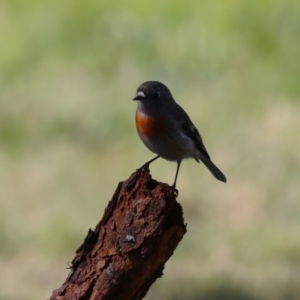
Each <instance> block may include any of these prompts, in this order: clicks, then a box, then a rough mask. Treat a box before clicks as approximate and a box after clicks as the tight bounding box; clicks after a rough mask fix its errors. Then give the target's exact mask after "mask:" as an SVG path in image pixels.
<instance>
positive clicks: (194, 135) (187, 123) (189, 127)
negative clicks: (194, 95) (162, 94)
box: [176, 103, 210, 161]
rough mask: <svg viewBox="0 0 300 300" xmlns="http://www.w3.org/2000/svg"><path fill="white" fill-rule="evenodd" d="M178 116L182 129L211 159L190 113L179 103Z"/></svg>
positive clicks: (204, 154)
mask: <svg viewBox="0 0 300 300" xmlns="http://www.w3.org/2000/svg"><path fill="white" fill-rule="evenodd" d="M176 116H177V121H178V122H179V123H180V126H181V129H182V131H183V132H184V134H185V135H186V136H188V137H189V138H191V139H192V140H193V141H194V143H195V146H196V148H197V149H198V150H199V151H200V152H201V153H202V154H203V156H204V157H207V158H208V159H209V160H210V156H209V154H208V152H207V150H206V149H205V147H204V145H203V142H202V138H201V135H200V133H199V131H198V130H197V128H196V127H195V125H194V124H193V122H192V121H191V119H190V117H189V116H188V114H187V113H186V112H185V111H184V110H183V109H182V107H180V106H179V105H178V104H177V103H176ZM197 161H198V160H197Z"/></svg>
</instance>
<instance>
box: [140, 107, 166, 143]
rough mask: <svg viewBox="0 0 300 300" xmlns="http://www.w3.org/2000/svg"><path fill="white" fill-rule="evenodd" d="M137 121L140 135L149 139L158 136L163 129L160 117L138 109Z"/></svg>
mask: <svg viewBox="0 0 300 300" xmlns="http://www.w3.org/2000/svg"><path fill="white" fill-rule="evenodd" d="M135 123H136V128H137V131H138V133H139V135H140V136H141V137H143V138H146V139H149V140H151V139H155V138H157V137H158V136H159V135H160V134H161V133H162V131H163V130H162V129H163V126H162V125H163V124H162V123H163V121H162V120H161V119H160V118H153V117H149V116H148V115H146V114H144V113H143V112H141V111H139V110H137V111H136V115H135Z"/></svg>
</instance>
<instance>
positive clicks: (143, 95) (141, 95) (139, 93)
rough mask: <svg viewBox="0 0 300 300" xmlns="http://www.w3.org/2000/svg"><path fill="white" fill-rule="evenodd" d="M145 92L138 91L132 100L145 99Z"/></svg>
mask: <svg viewBox="0 0 300 300" xmlns="http://www.w3.org/2000/svg"><path fill="white" fill-rule="evenodd" d="M144 99H145V94H144V93H143V92H138V93H137V95H136V96H135V97H134V98H133V99H132V100H141V101H142V100H144Z"/></svg>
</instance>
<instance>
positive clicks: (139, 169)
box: [138, 155, 160, 171]
mask: <svg viewBox="0 0 300 300" xmlns="http://www.w3.org/2000/svg"><path fill="white" fill-rule="evenodd" d="M159 157H160V156H159V155H157V156H155V157H154V158H152V159H151V160H149V161H147V162H146V163H145V164H143V165H142V166H141V167H140V168H138V171H143V170H145V169H146V168H149V165H150V164H151V163H152V162H154V161H155V160H157V159H158V158H159Z"/></svg>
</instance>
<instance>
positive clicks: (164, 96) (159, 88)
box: [133, 81, 174, 106]
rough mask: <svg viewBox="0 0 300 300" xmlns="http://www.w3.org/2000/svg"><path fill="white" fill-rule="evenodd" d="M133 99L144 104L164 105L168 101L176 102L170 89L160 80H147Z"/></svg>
mask: <svg viewBox="0 0 300 300" xmlns="http://www.w3.org/2000/svg"><path fill="white" fill-rule="evenodd" d="M133 100H138V101H139V103H140V102H142V103H143V106H144V105H147V106H148V105H155V106H157V105H163V104H164V103H166V102H170V101H172V102H174V99H173V97H172V94H171V92H170V90H169V89H168V88H167V87H166V86H165V85H164V84H163V83H161V82H159V81H146V82H144V83H142V84H141V85H140V86H139V87H138V88H137V91H136V96H135V97H134V98H133Z"/></svg>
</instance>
